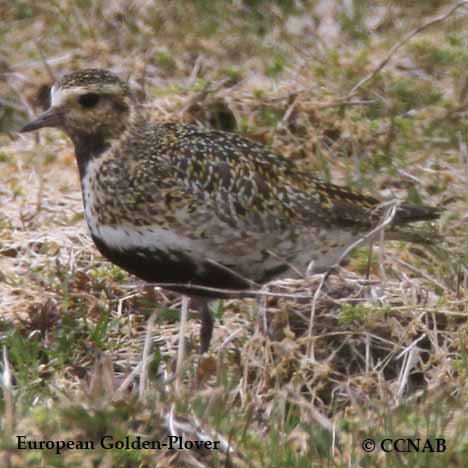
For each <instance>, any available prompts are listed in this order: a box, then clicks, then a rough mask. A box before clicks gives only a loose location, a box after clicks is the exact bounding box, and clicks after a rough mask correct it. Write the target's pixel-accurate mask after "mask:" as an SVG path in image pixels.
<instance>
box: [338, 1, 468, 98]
mask: <svg viewBox="0 0 468 468" xmlns="http://www.w3.org/2000/svg"><path fill="white" fill-rule="evenodd" d="M466 4H468V1H466V0H465V1H462V2H458V3H457V4H456V5H455V6H453V7H452V8H451V9H450V10H449V11H448V12H447V13H444V14H443V15H440V16H438V17H436V18H434V19H433V20H431V21H429V22H427V23H425V24H423V25H421V26H418V27H417V28H416V29H413V30H412V31H411V32H410V33H409V34H408V35H407V36H405V37H404V38H403V39H402V40H401V41H398V42H397V43H396V44H394V45H393V47H392V48H391V49H390V50H389V51H388V53H387V55H386V56H385V57H384V58H383V60H381V61H380V62H379V64H378V65H377V67H376V68H374V70H372V71H371V72H370V73H368V74H367V75H366V76H365V77H364V78H362V79H361V80H360V81H358V82H357V83H356V84H355V85H354V86H353V88H352V89H351V91H350V92H349V93H348V95H347V96H346V99H349V98H351V97H353V96H354V95H355V94H356V91H357V90H358V89H359V88H361V87H362V86H363V85H364V84H366V83H367V82H368V81H371V80H373V79H374V78H375V77H376V76H377V75H378V74H379V73H380V71H381V70H382V69H383V68H384V67H385V66H386V65H387V64H388V62H390V60H391V59H392V57H393V56H394V55H395V54H396V52H398V50H399V49H401V47H403V46H404V45H405V44H406V43H407V42H408V41H409V40H411V39H412V38H413V37H414V36H416V34H419V33H420V32H422V31H424V30H425V29H427V28H429V27H431V26H434V24H437V23H440V22H442V21H445V20H446V19H447V18H449V17H450V16H452V15H453V14H454V13H455V11H457V10H458V9H459V8H461V7H462V6H464V5H466Z"/></svg>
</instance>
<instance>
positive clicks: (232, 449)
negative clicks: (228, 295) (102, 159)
mask: <svg viewBox="0 0 468 468" xmlns="http://www.w3.org/2000/svg"><path fill="white" fill-rule="evenodd" d="M39 3H40V2H39ZM413 3H414V5H413V6H412V7H411V8H410V9H408V8H406V6H405V2H397V1H394V2H383V1H382V2H374V6H372V7H369V6H368V2H362V1H358V0H355V1H350V2H338V1H337V2H325V1H323V2H320V1H317V2H311V4H303V3H301V2H260V1H253V2H241V1H235V2H219V1H213V2H204V1H201V0H199V1H196V2H179V1H175V2H171V3H170V4H169V5H166V3H162V2H161V3H158V4H157V5H156V6H154V5H153V4H152V3H151V2H142V1H134V2H131V3H129V5H130V6H126V7H124V6H122V5H123V4H122V5H121V4H119V3H118V2H112V1H103V2H95V1H79V2H65V3H63V2H50V3H47V4H45V3H43V4H41V5H36V4H35V3H32V2H20V1H13V2H10V3H9V4H8V5H2V6H1V7H0V8H2V10H3V11H2V16H3V17H4V18H6V20H7V21H6V22H5V23H4V24H2V25H1V26H0V36H1V39H2V40H1V41H0V44H1V45H0V72H1V74H0V105H1V107H0V130H2V131H3V132H4V133H2V134H0V144H1V145H2V146H1V149H0V311H1V318H0V320H1V322H0V327H1V335H0V336H1V341H2V345H3V350H4V351H3V366H2V377H3V378H2V386H3V395H4V399H3V404H2V406H1V409H2V412H3V415H2V430H3V437H2V439H1V444H2V455H1V456H2V460H1V462H0V465H1V466H22V467H23V466H53V467H56V466H57V467H59V466H64V467H65V466H66V467H70V466H99V467H112V466H118V467H120V466H122V467H123V466H131V467H133V466H158V467H160V466H209V467H211V466H268V467H276V466H277V467H283V466H294V467H296V466H297V467H303V466H304V467H306V466H311V465H313V466H324V465H325V464H328V465H329V466H344V465H353V466H401V465H403V466H407V465H410V464H411V465H413V466H428V465H430V466H463V465H465V464H466V463H467V459H468V455H467V453H468V440H467V438H466V433H467V429H468V427H467V426H468V417H467V414H466V410H465V405H466V392H467V376H468V357H467V348H468V343H467V336H468V321H467V313H468V312H467V311H468V297H467V294H466V291H467V289H468V235H467V222H468V203H467V200H468V196H467V195H468V188H467V187H468V151H467V133H466V128H467V127H466V109H467V108H468V105H467V102H468V101H467V98H468V94H467V83H468V75H467V72H466V70H467V69H468V55H467V53H466V50H467V49H466V47H467V38H466V34H465V32H464V31H466V26H467V25H468V7H466V6H465V5H464V2H461V3H460V5H459V7H458V8H457V9H456V10H455V9H454V6H455V5H456V3H452V2H448V1H441V0H439V1H436V0H433V1H431V2H426V1H420V2H419V1H418V2H413ZM449 12H451V14H450V15H448V14H447V13H449ZM439 17H444V18H443V21H438V22H434V20H435V19H437V18H439ZM431 22H433V24H432V23H431ZM429 23H431V24H430V25H428V26H427V27H424V28H422V26H423V25H425V24H429ZM413 32H415V34H414V35H413V34H412V33H413ZM410 36H411V38H410V39H408V40H407V41H403V42H400V41H402V38H409V37H410ZM392 47H393V49H392ZM387 58H389V60H388V61H387V60H386V59H387ZM84 66H100V67H106V68H110V69H112V70H114V71H115V72H118V73H120V74H121V75H122V76H124V77H126V76H128V77H129V80H130V82H131V84H132V85H133V86H134V87H135V88H136V89H139V90H140V93H141V94H142V96H143V95H144V94H145V95H146V96H147V97H148V105H149V106H150V107H151V109H152V113H153V115H154V117H155V118H159V119H162V120H170V119H183V120H186V121H196V122H200V123H202V124H207V125H210V126H216V127H218V128H223V129H228V130H235V131H237V132H239V133H242V134H244V135H246V136H249V137H250V138H253V139H256V140H257V141H260V142H263V143H265V144H268V145H270V146H272V147H273V148H274V149H275V151H277V152H279V153H282V154H284V155H285V156H287V157H290V158H292V159H295V160H296V161H297V162H298V164H300V165H302V166H303V167H304V168H305V169H307V170H312V171H315V172H317V173H319V174H320V175H322V176H323V177H324V178H327V179H332V180H333V181H334V182H338V183H344V184H351V185H354V186H355V187H357V188H360V189H362V190H366V191H370V192H374V193H378V194H380V195H381V196H382V197H388V198H398V199H405V198H409V199H411V200H413V201H415V202H417V201H419V200H422V201H424V202H425V203H428V204H432V205H438V206H441V207H443V208H444V209H445V211H444V214H443V216H442V217H441V219H440V221H438V222H437V223H436V225H435V226H433V227H432V229H436V230H437V231H438V233H439V234H440V235H441V239H443V240H442V241H440V242H438V243H437V245H435V246H433V247H431V248H429V247H427V246H414V245H409V244H405V243H386V244H385V246H384V245H383V243H377V244H378V245H375V246H374V248H373V254H372V257H371V259H370V260H369V255H368V254H369V250H368V249H366V248H361V249H358V250H356V251H355V252H353V253H352V255H351V256H350V259H349V261H348V262H347V264H346V265H345V266H344V267H341V268H339V269H338V271H337V272H336V273H335V274H333V275H331V276H330V277H328V278H327V280H326V281H324V277H323V276H321V275H317V276H311V277H307V278H304V279H303V280H296V281H293V280H284V281H279V282H276V283H274V284H271V285H268V286H267V287H266V288H265V289H264V290H263V291H262V294H259V295H258V300H257V301H255V300H251V299H243V300H231V301H225V302H224V303H219V304H215V306H214V309H215V310H214V313H215V315H216V317H217V326H216V328H215V336H214V341H213V347H212V350H211V353H210V354H209V355H207V356H204V357H202V358H200V356H199V355H198V354H197V353H196V351H195V350H196V348H197V340H198V323H197V320H196V315H193V317H192V319H191V320H189V321H188V324H187V355H186V358H185V360H184V366H183V369H182V376H181V378H182V380H181V382H179V385H177V386H176V379H175V370H176V365H177V363H176V355H177V343H178V329H179V327H178V325H179V323H178V320H179V311H180V298H179V297H177V296H176V295H173V294H170V293H167V292H165V291H161V290H154V289H153V288H149V287H145V285H143V284H142V283H140V282H138V281H137V280H136V279H135V278H132V277H128V276H127V275H126V274H125V273H123V272H121V271H120V270H118V269H117V268H116V267H113V266H111V265H110V264H109V263H107V262H106V261H105V260H104V259H102V258H101V257H100V256H99V255H98V254H97V252H96V250H95V249H94V247H93V245H92V242H91V240H90V239H89V236H88V233H87V229H86V227H85V225H84V221H83V216H82V206H81V195H80V193H79V181H78V176H77V171H76V168H75V165H74V158H73V152H72V148H71V145H70V142H69V141H68V140H66V139H65V137H64V136H63V135H62V134H61V133H59V132H55V131H52V130H51V131H43V132H41V133H40V134H39V135H37V136H35V137H31V136H23V135H19V134H17V133H15V130H16V129H17V128H18V127H19V126H20V125H21V123H22V122H24V121H25V120H26V119H27V118H28V117H30V116H31V115H32V114H35V113H37V112H39V111H40V109H41V106H44V105H46V102H45V101H44V96H46V92H45V91H46V90H47V86H48V85H50V83H51V81H52V79H53V78H52V75H53V76H56V75H59V74H60V73H62V72H65V71H69V70H71V69H75V68H79V67H84ZM365 78H367V79H366V80H365V81H364V79H365ZM150 317H151V318H150ZM148 319H150V321H151V324H152V326H151V327H150V328H148ZM176 387H177V388H176ZM175 390H177V391H175ZM17 434H28V436H29V437H30V438H32V439H36V440H40V439H46V440H64V439H66V440H88V439H90V440H98V439H99V437H100V436H101V435H102V434H112V435H115V437H124V436H125V435H130V436H131V437H133V438H134V437H136V436H138V435H141V436H143V437H146V438H148V439H151V440H157V439H159V440H163V439H165V438H166V437H167V436H168V435H170V434H172V435H175V434H177V435H179V434H187V437H189V438H191V439H200V438H207V439H213V440H220V441H222V443H221V447H222V450H218V451H195V450H190V451H177V452H174V451H170V450H162V451H157V452H154V451H150V450H110V451H109V450H102V449H100V450H94V451H89V452H86V451H80V450H69V451H64V452H63V453H62V454H61V455H55V454H54V453H53V452H52V451H48V450H42V451H40V450H39V451H34V450H28V451H26V450H24V451H21V450H17V449H16V439H15V438H14V436H15V435H17ZM405 436H407V437H420V438H428V437H429V438H431V439H434V438H437V437H439V438H445V439H446V444H447V451H446V452H444V453H440V454H435V453H425V454H422V453H414V452H413V453H401V454H399V453H395V452H392V453H385V452H383V451H380V450H377V451H376V452H375V453H372V454H366V453H365V452H364V451H363V450H362V449H361V441H362V440H363V439H365V438H366V437H371V438H374V439H376V440H380V439H382V438H397V437H405Z"/></svg>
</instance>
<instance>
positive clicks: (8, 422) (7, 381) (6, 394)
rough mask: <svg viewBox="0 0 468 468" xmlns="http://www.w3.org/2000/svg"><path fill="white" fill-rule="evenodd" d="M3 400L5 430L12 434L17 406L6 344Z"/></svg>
mask: <svg viewBox="0 0 468 468" xmlns="http://www.w3.org/2000/svg"><path fill="white" fill-rule="evenodd" d="M2 388H3V400H4V401H5V413H4V414H5V421H4V431H5V433H6V434H12V433H13V428H14V423H15V408H14V405H13V392H12V386H11V368H10V362H9V361H8V353H7V348H6V346H3V374H2Z"/></svg>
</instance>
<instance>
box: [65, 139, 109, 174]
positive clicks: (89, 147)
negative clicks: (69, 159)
mask: <svg viewBox="0 0 468 468" xmlns="http://www.w3.org/2000/svg"><path fill="white" fill-rule="evenodd" d="M70 137H71V139H72V141H73V144H74V145H75V156H76V162H77V164H78V170H79V172H80V178H81V179H83V177H84V176H85V174H86V170H87V167H88V164H89V163H90V162H91V161H92V160H93V159H95V158H99V156H101V155H103V154H104V153H105V152H106V150H108V149H109V148H110V147H111V145H112V143H113V142H112V139H110V138H106V137H105V136H104V135H103V134H102V133H100V132H96V133H86V134H81V135H80V134H73V135H70Z"/></svg>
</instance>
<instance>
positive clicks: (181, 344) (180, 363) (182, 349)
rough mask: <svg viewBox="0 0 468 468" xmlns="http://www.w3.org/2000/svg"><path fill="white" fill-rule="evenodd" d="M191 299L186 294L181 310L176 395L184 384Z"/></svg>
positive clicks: (183, 297)
mask: <svg viewBox="0 0 468 468" xmlns="http://www.w3.org/2000/svg"><path fill="white" fill-rule="evenodd" d="M189 302H190V298H189V297H188V296H186V295H185V294H184V295H183V296H182V306H181V310H180V324H179V347H178V349H177V364H176V382H175V388H176V393H179V392H180V388H181V382H182V367H183V365H184V358H185V332H186V330H187V318H188V309H189Z"/></svg>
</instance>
